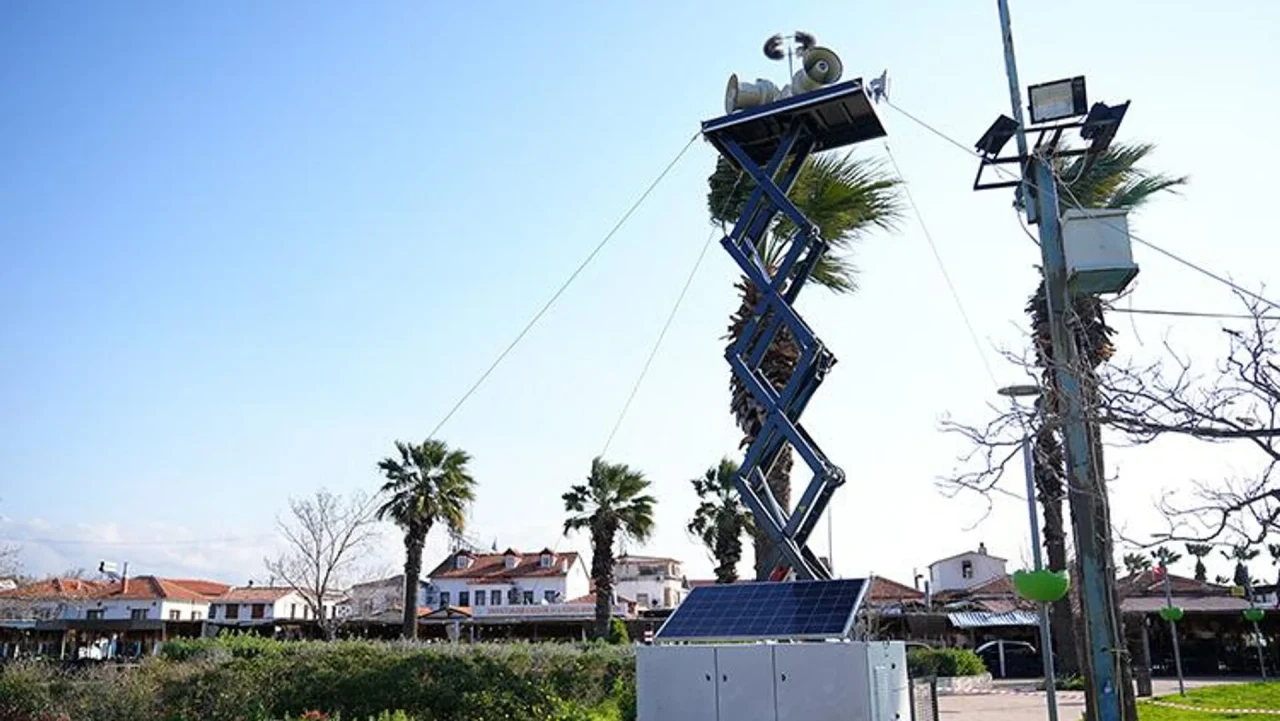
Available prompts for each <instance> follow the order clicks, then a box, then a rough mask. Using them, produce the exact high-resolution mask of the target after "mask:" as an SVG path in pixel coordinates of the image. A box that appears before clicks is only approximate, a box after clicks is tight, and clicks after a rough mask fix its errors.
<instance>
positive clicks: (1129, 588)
mask: <svg viewBox="0 0 1280 721" xmlns="http://www.w3.org/2000/svg"><path fill="white" fill-rule="evenodd" d="M1116 588H1117V589H1118V590H1119V591H1120V595H1121V596H1146V595H1158V596H1164V580H1163V579H1162V578H1160V577H1159V576H1157V575H1156V573H1155V572H1154V571H1143V572H1141V573H1136V574H1132V575H1130V576H1126V577H1125V578H1121V579H1118V580H1117V581H1116ZM1169 589H1170V590H1171V591H1172V592H1173V593H1174V594H1187V595H1199V596H1226V595H1229V594H1230V590H1229V589H1227V588H1224V587H1223V586H1215V585H1213V584H1210V583H1206V582H1203V581H1197V580H1195V579H1194V578H1187V577H1185V576H1176V575H1174V574H1172V573H1171V574H1169Z"/></svg>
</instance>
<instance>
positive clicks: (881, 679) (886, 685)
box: [866, 642, 911, 721]
mask: <svg viewBox="0 0 1280 721" xmlns="http://www.w3.org/2000/svg"><path fill="white" fill-rule="evenodd" d="M866 656H867V666H868V667H869V670H870V672H871V678H870V698H871V716H870V719H871V721H907V719H910V718H911V705H910V704H911V690H910V688H909V685H910V683H911V682H910V681H909V680H908V679H907V671H906V668H907V651H906V647H905V646H904V645H903V644H901V643H884V642H879V643H868V644H867V654H866Z"/></svg>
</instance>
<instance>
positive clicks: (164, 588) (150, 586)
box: [93, 576, 230, 602]
mask: <svg viewBox="0 0 1280 721" xmlns="http://www.w3.org/2000/svg"><path fill="white" fill-rule="evenodd" d="M213 583H214V582H213V581H204V582H202V584H210V585H208V586H203V587H204V588H206V589H208V588H212V587H213V586H212V584H213ZM228 588H230V587H229V586H223V591H224V592H225V591H226V590H227V589H228ZM93 598H99V599H102V600H112V599H118V600H126V601H141V600H149V599H166V600H169V601H197V602H198V601H208V600H210V597H209V596H208V595H206V594H203V593H198V592H196V591H193V590H192V589H190V588H188V587H187V586H185V585H183V584H180V583H178V582H177V581H175V580H173V579H170V578H157V577H155V576H135V577H133V578H130V579H127V580H126V581H125V583H124V588H123V589H122V588H121V582H120V581H111V582H109V583H106V584H104V588H103V589H102V590H100V591H99V592H98V593H96V594H93Z"/></svg>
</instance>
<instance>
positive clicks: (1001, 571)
mask: <svg viewBox="0 0 1280 721" xmlns="http://www.w3.org/2000/svg"><path fill="white" fill-rule="evenodd" d="M1007 563H1008V561H1007V560H1005V559H1003V558H1000V557H999V556H992V555H990V554H988V553H987V546H986V544H982V543H980V544H978V550H976V551H966V552H964V553H960V554H957V555H954V556H950V557H948V558H944V559H942V560H940V561H934V562H933V563H931V564H929V587H930V590H931V591H932V592H934V593H939V592H944V591H960V590H964V589H968V588H975V587H977V586H981V585H983V584H985V583H989V582H990V581H993V580H995V579H997V578H1001V577H1004V576H1007V575H1008V572H1007V571H1006V570H1005V566H1006V564H1007Z"/></svg>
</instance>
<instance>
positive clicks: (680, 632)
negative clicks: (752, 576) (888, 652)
mask: <svg viewBox="0 0 1280 721" xmlns="http://www.w3.org/2000/svg"><path fill="white" fill-rule="evenodd" d="M868 585H869V584H868V583H867V580H866V579H862V578H846V579H839V580H833V581H794V582H791V583H739V584H730V585H723V586H702V587H699V588H695V589H693V590H692V591H690V592H689V596H688V597H687V598H686V599H685V600H684V601H683V602H682V603H681V604H680V605H679V606H678V607H676V610H675V611H673V612H672V614H671V616H670V618H668V619H667V622H666V623H664V624H662V628H660V629H658V633H657V635H656V636H655V637H654V640H655V641H712V640H717V641H747V640H761V639H797V640H805V639H819V638H842V637H845V636H848V635H849V630H850V629H851V628H852V626H853V615H854V613H856V612H857V610H858V607H859V606H860V605H861V604H862V596H863V593H864V592H865V590H866V588H867V586H868Z"/></svg>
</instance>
